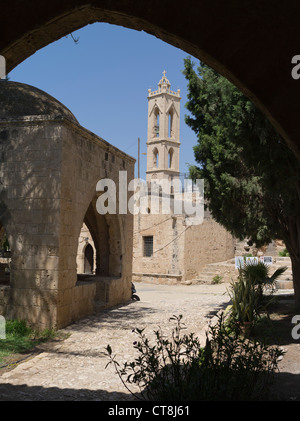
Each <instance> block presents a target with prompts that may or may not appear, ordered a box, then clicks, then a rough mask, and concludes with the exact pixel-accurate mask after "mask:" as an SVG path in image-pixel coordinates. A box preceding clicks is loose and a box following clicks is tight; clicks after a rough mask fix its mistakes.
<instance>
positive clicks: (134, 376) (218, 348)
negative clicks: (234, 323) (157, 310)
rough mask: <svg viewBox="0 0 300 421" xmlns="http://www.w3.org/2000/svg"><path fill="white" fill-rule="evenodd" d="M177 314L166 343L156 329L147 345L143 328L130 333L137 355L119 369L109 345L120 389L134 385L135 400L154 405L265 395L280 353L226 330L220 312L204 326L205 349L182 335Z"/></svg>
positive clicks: (247, 398) (190, 338)
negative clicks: (155, 402) (134, 337)
mask: <svg viewBox="0 0 300 421" xmlns="http://www.w3.org/2000/svg"><path fill="white" fill-rule="evenodd" d="M181 319H182V316H173V317H172V318H171V319H170V320H172V321H175V322H176V324H175V328H174V329H173V330H172V336H171V338H170V339H166V338H165V337H164V335H163V333H162V331H161V329H159V330H157V331H155V332H154V333H155V338H156V344H154V345H151V344H150V341H149V339H148V338H147V337H146V335H145V333H144V329H142V330H140V329H136V330H135V332H136V334H137V335H138V338H139V339H138V341H136V342H134V348H135V349H136V350H137V351H138V356H137V357H136V358H135V360H134V361H132V362H126V363H125V364H124V365H123V367H122V368H120V365H119V363H118V362H117V361H116V356H115V355H113V352H112V349H111V347H110V345H108V346H107V348H106V351H107V355H108V358H109V362H108V364H107V366H108V365H109V364H113V365H114V367H115V369H116V372H117V374H118V375H119V377H120V379H121V381H122V382H123V384H124V385H125V387H126V388H127V389H128V390H129V391H130V392H131V393H133V392H132V391H131V390H130V385H132V384H134V385H137V386H138V387H139V390H140V394H139V395H137V394H134V393H133V395H134V396H135V397H136V398H138V399H144V400H158V401H177V402H178V401H202V400H235V401H236V400H257V399H264V398H265V397H266V396H267V392H268V385H269V384H270V380H271V375H272V373H273V372H274V371H275V370H276V369H277V359H278V357H279V356H280V355H281V351H280V350H279V349H277V348H271V347H267V346H265V345H263V344H260V343H258V342H250V341H249V340H247V339H245V338H244V337H243V336H241V335H240V332H239V330H238V329H236V328H235V329H231V328H230V327H229V326H228V325H227V323H225V321H224V317H223V314H222V315H221V316H219V317H218V323H217V324H216V325H214V326H210V328H209V331H208V333H207V338H206V344H205V347H201V345H200V342H199V340H198V338H197V337H196V336H195V335H194V334H193V333H191V334H189V335H186V334H185V335H182V334H181V331H182V329H183V325H182V322H181Z"/></svg>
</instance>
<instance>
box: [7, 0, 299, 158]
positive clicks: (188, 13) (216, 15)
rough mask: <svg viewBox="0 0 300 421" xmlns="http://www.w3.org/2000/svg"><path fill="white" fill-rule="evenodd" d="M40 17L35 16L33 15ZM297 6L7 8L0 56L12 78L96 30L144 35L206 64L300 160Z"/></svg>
mask: <svg viewBox="0 0 300 421" xmlns="http://www.w3.org/2000/svg"><path fill="white" fill-rule="evenodd" d="M32 10H34V13H32ZM299 13H300V4H299V3H298V2H296V1H295V2H282V1H281V0H273V1H272V2H270V1H267V0H266V1H263V2H262V1H260V0H254V1H252V2H251V4H250V3H248V2H242V3H241V2H236V0H228V1H226V2H224V1H223V0H211V1H209V2H207V1H205V0H189V1H188V2H183V1H179V0H174V1H172V2H170V1H164V2H159V1H157V0H149V1H147V2H142V1H140V2H136V1H135V0H115V1H114V2H111V1H109V0H90V1H89V2H88V3H87V2H86V1H85V0H66V1H64V2H61V1H60V0H53V1H51V2H48V3H43V4H41V2H39V1H38V0H28V1H27V2H25V3H20V2H19V1H17V0H11V1H10V2H5V3H4V4H3V5H2V7H1V17H0V28H1V36H0V54H1V55H3V56H4V57H5V58H6V60H7V71H10V70H11V69H13V68H14V67H15V66H17V65H18V64H19V63H21V62H22V61H23V60H25V59H26V58H27V57H29V56H30V55H32V54H33V53H34V52H35V51H36V50H38V49H40V48H42V47H44V46H46V45H48V44H49V43H51V42H53V41H55V40H57V39H59V38H60V37H62V36H64V35H67V34H68V33H70V32H72V31H74V30H76V29H79V28H81V27H83V26H85V25H87V24H90V23H94V22H108V23H112V24H116V25H121V26H125V27H128V28H132V29H136V30H144V31H146V32H148V33H150V34H153V35H155V36H157V37H158V38H161V39H162V40H164V41H166V42H168V43H169V44H172V45H174V46H176V47H178V48H181V49H183V50H184V51H186V52H187V53H190V54H192V55H193V56H195V57H198V58H199V59H201V60H203V61H204V62H206V63H207V64H208V65H210V66H211V67H213V68H215V69H216V70H217V71H218V72H219V73H221V74H222V75H224V76H225V77H227V78H228V79H230V80H231V81H232V82H233V83H234V84H235V85H237V86H238V88H240V89H241V90H242V91H243V92H244V93H245V94H246V95H247V96H248V97H249V98H250V99H251V100H252V101H253V102H254V103H255V104H256V105H257V106H258V107H260V108H261V110H262V111H263V112H264V113H265V114H266V115H267V116H268V118H269V119H270V121H271V122H272V123H273V125H274V126H275V127H276V129H277V130H278V131H279V132H280V133H281V134H282V136H283V137H284V138H285V139H286V141H287V142H288V143H289V145H290V146H291V147H292V148H293V150H294V151H295V154H296V155H297V156H298V157H299V159H300V138H299V135H298V133H299V128H298V98H299V96H300V83H297V81H295V80H293V78H292V77H291V70H292V64H291V60H292V57H293V56H294V55H297V54H299V45H300V34H299V30H298V26H299V25H298V21H297V19H298V16H299Z"/></svg>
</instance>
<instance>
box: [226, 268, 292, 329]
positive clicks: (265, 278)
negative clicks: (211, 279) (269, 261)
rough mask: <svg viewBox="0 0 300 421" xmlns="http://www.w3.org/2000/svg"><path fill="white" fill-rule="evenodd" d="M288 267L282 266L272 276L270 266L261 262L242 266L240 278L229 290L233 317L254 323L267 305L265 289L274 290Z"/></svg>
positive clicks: (243, 321)
mask: <svg viewBox="0 0 300 421" xmlns="http://www.w3.org/2000/svg"><path fill="white" fill-rule="evenodd" d="M286 269H287V268H286V267H281V268H279V269H277V270H276V271H275V272H274V273H273V275H272V276H270V267H269V266H267V265H265V264H264V263H261V262H259V263H258V264H245V265H244V266H243V267H241V268H240V269H239V277H238V280H237V281H236V282H232V284H231V289H230V291H229V296H230V298H231V302H232V305H231V316H232V318H233V319H234V320H236V321H239V322H241V323H245V322H249V323H254V322H255V321H256V320H257V318H258V316H259V313H260V311H261V310H266V307H267V301H266V300H265V297H264V291H265V290H266V289H268V290H269V291H271V292H274V290H275V282H276V280H277V279H278V277H279V276H280V275H282V274H283V273H284V272H285V271H286ZM268 303H270V301H268Z"/></svg>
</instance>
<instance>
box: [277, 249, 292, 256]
mask: <svg viewBox="0 0 300 421" xmlns="http://www.w3.org/2000/svg"><path fill="white" fill-rule="evenodd" d="M278 254H279V256H281V257H289V256H290V254H289V252H288V251H287V249H286V248H285V249H283V250H282V251H280V252H279V253H278Z"/></svg>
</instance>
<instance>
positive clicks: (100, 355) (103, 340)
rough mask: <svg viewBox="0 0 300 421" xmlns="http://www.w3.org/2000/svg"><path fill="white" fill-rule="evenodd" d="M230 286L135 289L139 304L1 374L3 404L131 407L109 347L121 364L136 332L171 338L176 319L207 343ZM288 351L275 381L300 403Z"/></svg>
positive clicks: (88, 324) (130, 353)
mask: <svg viewBox="0 0 300 421" xmlns="http://www.w3.org/2000/svg"><path fill="white" fill-rule="evenodd" d="M228 286H229V285H228V284H219V285H190V286H177V285H176V286H167V285H150V284H143V283H137V284H136V288H137V294H138V295H139V296H140V298H141V301H139V302H130V303H128V304H126V305H123V306H118V307H116V308H114V309H111V310H109V311H105V312H103V313H99V314H95V315H92V316H90V317H88V318H85V319H83V320H81V321H79V322H77V323H74V324H73V325H71V326H69V327H68V328H66V329H63V333H67V334H68V337H67V339H64V340H62V341H58V342H53V343H50V344H46V345H44V348H43V349H42V350H41V352H40V353H38V354H37V355H35V356H33V357H29V358H28V359H27V360H25V361H23V362H21V363H20V364H18V365H16V367H15V368H13V369H9V370H7V371H5V370H2V374H1V371H0V401H7V400H11V401H14V400H19V401H24V400H25V401H26V400H30V401H59V400H60V401H76V400H77V401H127V400H131V399H132V396H131V395H130V394H129V392H128V391H127V390H126V388H125V387H124V386H123V385H122V383H121V381H120V379H119V378H118V376H117V375H116V373H115V371H114V368H113V367H112V366H109V367H108V368H107V369H105V366H106V364H107V362H108V359H107V356H106V355H105V347H106V346H107V345H108V344H109V345H110V346H111V347H112V349H113V353H114V354H117V360H118V362H120V363H122V362H125V361H132V359H133V357H134V352H135V350H134V348H133V342H134V341H135V340H136V336H135V334H134V333H133V332H132V329H134V328H136V327H137V328H146V333H147V336H148V337H150V338H151V335H152V334H153V331H154V330H156V329H157V328H158V327H159V326H160V327H161V328H162V330H163V332H164V333H166V334H168V333H170V331H171V328H172V324H171V323H170V322H169V321H168V320H169V318H170V317H171V316H172V315H179V314H182V315H183V322H184V323H185V325H186V327H187V330H186V332H188V331H190V332H194V333H196V334H198V336H199V337H200V340H201V343H203V344H204V343H205V342H204V341H205V331H206V329H207V325H208V323H209V320H210V319H211V318H212V317H213V316H214V315H215V314H216V312H217V311H218V310H220V309H222V308H225V307H226V306H227V304H228V301H229V298H228V294H227V288H228ZM284 348H285V350H286V351H287V352H286V353H285V355H284V358H283V360H282V361H280V364H279V369H280V371H281V373H279V374H278V375H277V386H278V387H279V389H278V390H280V391H282V390H284V392H285V394H286V397H285V399H287V400H300V387H299V384H300V383H299V375H300V364H299V360H300V358H299V356H300V344H299V343H290V344H285V345H284Z"/></svg>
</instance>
